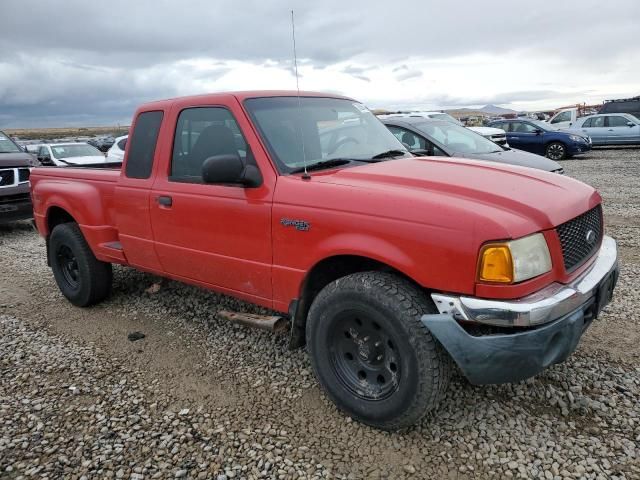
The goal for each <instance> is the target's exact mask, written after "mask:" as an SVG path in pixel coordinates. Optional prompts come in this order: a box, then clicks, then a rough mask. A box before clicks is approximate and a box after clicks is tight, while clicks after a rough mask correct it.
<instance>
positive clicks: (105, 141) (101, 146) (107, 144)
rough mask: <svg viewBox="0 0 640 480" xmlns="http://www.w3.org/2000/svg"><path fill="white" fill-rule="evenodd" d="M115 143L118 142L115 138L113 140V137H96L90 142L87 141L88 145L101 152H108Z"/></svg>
mask: <svg viewBox="0 0 640 480" xmlns="http://www.w3.org/2000/svg"><path fill="white" fill-rule="evenodd" d="M115 141H116V140H115V138H113V137H112V136H107V137H94V138H92V139H90V140H87V143H88V144H89V145H91V146H93V147H96V148H97V149H98V150H100V151H101V152H106V151H107V150H109V149H110V148H111V147H112V145H113V144H114V143H115Z"/></svg>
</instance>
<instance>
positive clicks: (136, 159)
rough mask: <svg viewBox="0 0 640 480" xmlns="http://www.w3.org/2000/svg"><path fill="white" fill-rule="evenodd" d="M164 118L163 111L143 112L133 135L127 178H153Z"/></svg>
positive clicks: (126, 168) (128, 157)
mask: <svg viewBox="0 0 640 480" xmlns="http://www.w3.org/2000/svg"><path fill="white" fill-rule="evenodd" d="M162 117H163V112H161V111H150V112H142V113H140V114H139V115H138V118H137V119H136V123H135V127H134V130H133V134H132V135H131V142H130V145H129V153H128V156H127V165H126V167H125V176H127V177H129V178H140V179H146V178H149V177H150V176H151V169H152V167H153V157H154V155H155V151H156V143H157V141H158V133H159V132H160V126H161V125H162Z"/></svg>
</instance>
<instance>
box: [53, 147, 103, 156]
mask: <svg viewBox="0 0 640 480" xmlns="http://www.w3.org/2000/svg"><path fill="white" fill-rule="evenodd" d="M51 151H52V152H53V156H54V157H56V158H60V159H63V158H73V157H96V156H100V157H104V154H103V153H102V152H101V151H100V150H98V149H97V148H95V147H92V146H91V145H87V144H85V145H82V144H80V145H79V144H70V145H52V146H51Z"/></svg>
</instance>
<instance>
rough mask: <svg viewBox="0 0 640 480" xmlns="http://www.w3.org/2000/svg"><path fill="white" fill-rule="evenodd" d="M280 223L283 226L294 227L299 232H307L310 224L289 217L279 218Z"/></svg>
mask: <svg viewBox="0 0 640 480" xmlns="http://www.w3.org/2000/svg"><path fill="white" fill-rule="evenodd" d="M280 223H281V224H282V225H284V226H285V227H295V229H296V230H298V231H300V232H307V231H309V229H310V228H311V224H310V223H308V222H305V221H304V220H292V219H290V218H282V219H280Z"/></svg>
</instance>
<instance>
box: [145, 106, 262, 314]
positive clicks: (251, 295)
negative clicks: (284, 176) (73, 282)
mask: <svg viewBox="0 0 640 480" xmlns="http://www.w3.org/2000/svg"><path fill="white" fill-rule="evenodd" d="M233 101H235V105H234V104H233V103H232V102H231V101H229V104H226V105H225V104H223V105H215V106H192V107H188V106H186V107H185V106H181V105H179V104H177V105H176V106H175V108H174V110H172V113H171V116H172V120H171V124H172V125H175V131H174V132H173V133H172V135H171V137H168V138H172V140H173V142H172V147H171V148H167V158H166V159H164V160H163V162H164V165H165V167H163V170H164V169H165V168H166V170H164V171H163V173H162V174H159V175H158V176H157V178H156V181H155V183H154V186H153V191H152V199H151V205H152V206H151V222H152V225H153V232H154V238H155V246H156V251H157V252H158V257H159V259H160V263H161V264H162V267H163V269H164V270H165V271H166V272H167V273H169V274H171V275H173V276H176V277H179V278H184V279H190V280H195V281H196V283H204V284H207V285H210V286H212V287H214V288H216V289H218V290H222V291H226V292H228V293H231V294H240V295H239V296H241V297H243V298H248V299H251V300H252V301H255V302H257V303H261V304H266V303H268V302H266V301H265V299H268V301H269V302H270V301H271V296H272V290H271V264H272V249H271V204H272V187H273V183H275V176H273V173H271V175H272V176H271V177H270V176H268V175H264V174H263V178H264V179H265V181H264V182H263V184H262V185H260V186H259V187H255V188H246V187H243V186H241V185H223V184H205V183H203V180H202V165H203V163H204V161H205V160H206V159H207V158H209V157H212V156H216V155H226V154H231V155H238V156H239V157H240V158H241V159H242V160H243V161H244V162H248V163H253V164H255V165H256V166H258V168H259V169H261V171H264V168H261V167H260V166H259V165H258V164H257V163H256V160H255V157H254V152H252V151H251V149H250V148H249V147H248V143H247V140H246V138H247V135H246V134H247V133H249V134H253V133H252V132H250V131H249V130H250V127H248V123H247V121H246V119H245V118H244V116H243V113H242V112H241V111H240V108H239V105H238V104H237V101H236V100H235V98H234V99H233ZM234 109H235V112H233V110H234ZM238 116H243V117H242V121H243V122H244V125H245V133H243V132H242V130H241V128H240V126H239V122H238V121H237V117H238ZM253 135H255V134H253ZM263 167H264V165H263Z"/></svg>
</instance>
